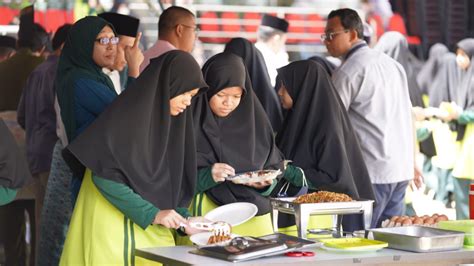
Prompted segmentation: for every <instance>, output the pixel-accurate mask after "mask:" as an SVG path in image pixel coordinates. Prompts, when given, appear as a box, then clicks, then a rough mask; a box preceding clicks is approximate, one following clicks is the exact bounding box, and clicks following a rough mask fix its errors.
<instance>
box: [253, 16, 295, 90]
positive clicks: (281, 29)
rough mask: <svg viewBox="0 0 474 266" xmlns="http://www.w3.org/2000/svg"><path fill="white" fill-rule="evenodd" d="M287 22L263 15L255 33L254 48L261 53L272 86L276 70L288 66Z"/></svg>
mask: <svg viewBox="0 0 474 266" xmlns="http://www.w3.org/2000/svg"><path fill="white" fill-rule="evenodd" d="M288 26H289V23H288V21H286V20H284V19H281V18H278V17H275V16H271V15H267V14H265V15H263V17H262V22H261V24H260V26H259V27H258V31H257V42H256V43H255V47H257V49H258V50H259V51H260V53H262V55H263V59H265V65H266V66H267V71H268V75H269V76H270V81H271V83H272V86H275V82H276V77H277V74H278V73H277V69H278V68H280V67H284V66H286V65H288V53H287V52H286V49H285V43H286V39H287V37H286V33H287V32H288Z"/></svg>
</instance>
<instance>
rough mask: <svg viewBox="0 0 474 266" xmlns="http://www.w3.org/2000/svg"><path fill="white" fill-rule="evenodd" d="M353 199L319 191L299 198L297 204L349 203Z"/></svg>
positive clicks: (344, 195)
mask: <svg viewBox="0 0 474 266" xmlns="http://www.w3.org/2000/svg"><path fill="white" fill-rule="evenodd" d="M349 201H352V198H351V197H349V196H348V195H346V194H344V193H335V192H329V191H318V192H314V193H310V194H305V195H301V196H299V197H297V198H296V199H295V200H294V201H293V202H295V203H322V202H349Z"/></svg>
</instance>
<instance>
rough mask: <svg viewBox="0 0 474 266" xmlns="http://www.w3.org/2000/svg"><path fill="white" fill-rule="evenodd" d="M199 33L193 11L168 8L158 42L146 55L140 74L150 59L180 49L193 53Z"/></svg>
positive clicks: (160, 21)
mask: <svg viewBox="0 0 474 266" xmlns="http://www.w3.org/2000/svg"><path fill="white" fill-rule="evenodd" d="M198 31H199V28H198V26H197V25H196V17H195V16H194V14H193V13H192V12H191V11H189V10H188V9H186V8H183V7H179V6H172V7H169V8H167V9H166V10H165V11H163V13H162V14H161V15H160V19H159V21H158V40H157V41H156V43H155V44H154V45H153V46H152V47H151V48H150V49H148V50H146V51H145V53H144V56H145V59H144V60H143V63H142V64H141V66H140V73H141V72H143V70H144V69H145V68H146V67H147V66H148V64H150V59H152V58H155V57H158V56H160V55H162V54H164V53H166V52H168V51H170V50H175V49H179V50H182V51H185V52H188V53H191V52H192V51H193V48H194V42H195V41H196V38H197V33H198Z"/></svg>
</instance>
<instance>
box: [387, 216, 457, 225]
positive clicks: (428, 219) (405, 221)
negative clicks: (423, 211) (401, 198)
mask: <svg viewBox="0 0 474 266" xmlns="http://www.w3.org/2000/svg"><path fill="white" fill-rule="evenodd" d="M448 220H449V219H448V217H447V216H446V215H444V214H437V213H435V214H433V215H431V216H429V215H423V216H420V217H418V216H416V215H415V216H411V217H409V216H393V217H392V218H390V219H386V220H385V221H383V222H382V227H398V226H408V225H423V226H436V225H437V224H438V223H439V222H441V221H448Z"/></svg>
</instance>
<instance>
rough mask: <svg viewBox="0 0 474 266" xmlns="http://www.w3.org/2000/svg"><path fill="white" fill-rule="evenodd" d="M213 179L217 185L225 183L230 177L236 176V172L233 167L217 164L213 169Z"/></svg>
mask: <svg viewBox="0 0 474 266" xmlns="http://www.w3.org/2000/svg"><path fill="white" fill-rule="evenodd" d="M211 174H212V179H214V181H215V182H216V183H219V182H224V181H225V178H226V177H228V176H233V175H235V170H234V168H233V167H232V166H230V165H228V164H226V163H215V164H214V165H213V166H212V169H211Z"/></svg>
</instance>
